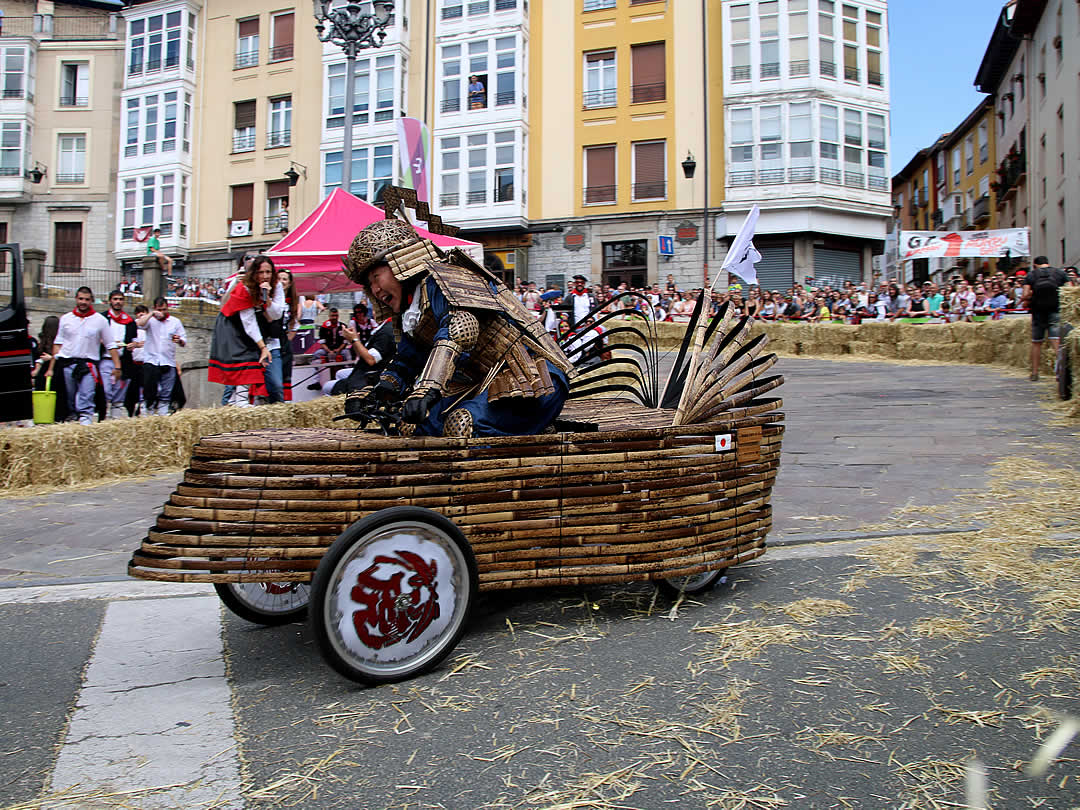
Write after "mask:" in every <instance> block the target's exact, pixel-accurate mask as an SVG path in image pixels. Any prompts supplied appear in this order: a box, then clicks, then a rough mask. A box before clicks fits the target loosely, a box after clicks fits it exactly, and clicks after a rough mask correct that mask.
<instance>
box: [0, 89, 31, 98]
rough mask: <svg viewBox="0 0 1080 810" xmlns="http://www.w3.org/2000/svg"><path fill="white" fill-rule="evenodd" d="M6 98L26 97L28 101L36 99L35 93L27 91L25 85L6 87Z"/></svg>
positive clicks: (4, 94)
mask: <svg viewBox="0 0 1080 810" xmlns="http://www.w3.org/2000/svg"><path fill="white" fill-rule="evenodd" d="M3 97H4V98H25V99H26V100H27V101H33V100H34V94H33V93H30V92H27V90H26V88H25V87H5V88H4V92H3Z"/></svg>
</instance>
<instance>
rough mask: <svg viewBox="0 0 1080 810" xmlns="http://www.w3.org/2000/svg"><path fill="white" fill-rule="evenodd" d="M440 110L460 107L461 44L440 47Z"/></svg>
mask: <svg viewBox="0 0 1080 810" xmlns="http://www.w3.org/2000/svg"><path fill="white" fill-rule="evenodd" d="M442 77H443V78H442V107H441V109H442V111H443V112H444V113H450V112H458V111H459V110H460V109H461V46H460V45H445V46H443V49H442Z"/></svg>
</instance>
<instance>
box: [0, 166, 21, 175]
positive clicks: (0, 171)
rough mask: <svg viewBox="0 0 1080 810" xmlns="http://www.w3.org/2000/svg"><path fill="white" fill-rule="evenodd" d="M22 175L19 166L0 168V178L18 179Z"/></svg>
mask: <svg viewBox="0 0 1080 810" xmlns="http://www.w3.org/2000/svg"><path fill="white" fill-rule="evenodd" d="M22 173H23V171H22V168H21V167H19V166H0V177H18V176H19V175H20V174H22Z"/></svg>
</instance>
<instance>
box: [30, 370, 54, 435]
mask: <svg viewBox="0 0 1080 810" xmlns="http://www.w3.org/2000/svg"><path fill="white" fill-rule="evenodd" d="M55 421H56V392H55V391H53V390H52V377H46V378H45V390H44V391H35V392H34V424H35V425H51V424H52V423H53V422H55Z"/></svg>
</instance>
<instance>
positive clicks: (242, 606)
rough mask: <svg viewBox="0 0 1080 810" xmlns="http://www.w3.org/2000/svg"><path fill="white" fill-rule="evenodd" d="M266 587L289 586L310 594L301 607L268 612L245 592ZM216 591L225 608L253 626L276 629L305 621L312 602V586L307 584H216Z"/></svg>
mask: <svg viewBox="0 0 1080 810" xmlns="http://www.w3.org/2000/svg"><path fill="white" fill-rule="evenodd" d="M265 585H271V586H272V585H278V586H279V587H280V586H288V587H291V588H293V587H294V588H295V589H300V588H303V589H304V590H305V591H307V593H308V599H307V600H306V601H305V602H304V604H303V605H302V606H301V607H291V608H289V609H287V610H267V609H266V608H265V607H261V606H260V605H258V604H257V603H255V602H253V601H252V600H251V599H249V598H247V597H246V595H245V593H244V591H245V590H246V589H248V588H253V587H262V586H265ZM214 590H215V591H217V595H218V596H219V597H220V598H221V601H222V602H224V603H225V607H227V608H228V609H229V610H231V611H232V612H233V613H235V614H236V615H237V616H239V617H240V618H241V619H246V620H247V621H249V622H251V623H252V624H262V625H266V626H267V627H276V626H277V625H281V624H291V623H292V622H299V621H303V619H304V618H305V617H306V616H307V612H308V603H309V602H310V593H311V586H310V585H309V584H308V583H306V582H283V583H260V582H251V583H242V584H237V583H232V582H228V583H218V582H215V583H214Z"/></svg>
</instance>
